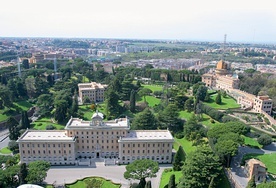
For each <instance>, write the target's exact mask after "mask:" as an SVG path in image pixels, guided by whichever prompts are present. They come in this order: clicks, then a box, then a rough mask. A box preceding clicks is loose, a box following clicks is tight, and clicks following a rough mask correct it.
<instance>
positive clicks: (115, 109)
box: [105, 89, 121, 119]
mask: <svg viewBox="0 0 276 188" xmlns="http://www.w3.org/2000/svg"><path fill="white" fill-rule="evenodd" d="M105 102H106V116H107V119H115V118H117V117H118V116H119V114H120V111H121V106H120V104H119V96H118V94H117V93H116V92H114V91H113V90H111V89H109V90H107V92H106V93H105Z"/></svg>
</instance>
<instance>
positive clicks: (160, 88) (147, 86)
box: [142, 84, 163, 92]
mask: <svg viewBox="0 0 276 188" xmlns="http://www.w3.org/2000/svg"><path fill="white" fill-rule="evenodd" d="M142 86H143V87H144V88H149V89H150V90H152V92H154V91H162V89H163V86H161V85H143V84H142Z"/></svg>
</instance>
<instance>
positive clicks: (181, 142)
mask: <svg viewBox="0 0 276 188" xmlns="http://www.w3.org/2000/svg"><path fill="white" fill-rule="evenodd" d="M179 146H182V147H183V149H184V151H185V153H186V154H189V153H191V152H192V151H195V150H196V146H193V142H192V141H189V140H187V139H185V138H181V139H178V138H174V143H173V148H174V149H175V150H176V151H177V150H178V148H179Z"/></svg>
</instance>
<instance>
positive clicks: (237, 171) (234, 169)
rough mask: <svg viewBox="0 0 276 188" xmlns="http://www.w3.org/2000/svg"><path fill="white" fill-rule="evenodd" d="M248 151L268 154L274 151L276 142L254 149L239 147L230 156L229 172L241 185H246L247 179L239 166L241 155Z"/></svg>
mask: <svg viewBox="0 0 276 188" xmlns="http://www.w3.org/2000/svg"><path fill="white" fill-rule="evenodd" d="M248 153H257V154H270V153H276V143H275V142H273V143H272V144H270V145H268V146H265V147H264V148H263V149H255V148H250V147H247V146H246V147H239V151H238V154H237V155H236V156H235V157H233V158H232V161H231V173H232V176H233V178H234V179H235V181H236V182H237V183H238V184H239V185H240V186H241V187H246V186H247V183H248V181H249V179H248V178H247V177H246V176H245V174H244V171H243V167H241V166H240V163H241V160H242V157H243V155H245V154H248Z"/></svg>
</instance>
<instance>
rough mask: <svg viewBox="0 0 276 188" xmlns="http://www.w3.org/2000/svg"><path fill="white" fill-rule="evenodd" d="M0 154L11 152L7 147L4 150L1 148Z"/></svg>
mask: <svg viewBox="0 0 276 188" xmlns="http://www.w3.org/2000/svg"><path fill="white" fill-rule="evenodd" d="M0 153H2V154H11V153H12V151H11V150H9V148H8V147H4V148H2V149H1V150H0Z"/></svg>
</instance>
